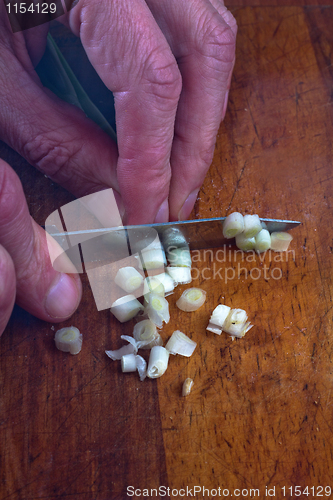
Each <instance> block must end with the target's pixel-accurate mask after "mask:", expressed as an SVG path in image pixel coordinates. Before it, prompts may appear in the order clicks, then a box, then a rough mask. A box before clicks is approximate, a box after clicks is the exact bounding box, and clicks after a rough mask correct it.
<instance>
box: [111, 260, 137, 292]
mask: <svg viewBox="0 0 333 500" xmlns="http://www.w3.org/2000/svg"><path fill="white" fill-rule="evenodd" d="M114 281H115V283H116V285H118V286H120V287H121V288H122V289H123V290H125V292H128V293H131V292H134V291H135V290H137V289H138V288H139V287H140V286H141V284H142V282H143V276H142V274H140V273H139V271H138V270H137V269H135V267H130V266H129V267H122V268H120V269H119V271H118V272H117V274H116V277H115V279H114Z"/></svg>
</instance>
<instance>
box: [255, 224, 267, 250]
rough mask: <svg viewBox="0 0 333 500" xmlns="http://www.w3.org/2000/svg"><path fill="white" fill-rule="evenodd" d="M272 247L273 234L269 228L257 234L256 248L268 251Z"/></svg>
mask: <svg viewBox="0 0 333 500" xmlns="http://www.w3.org/2000/svg"><path fill="white" fill-rule="evenodd" d="M270 247H271V235H270V234H269V231H267V229H262V230H261V231H259V233H258V234H257V235H256V236H255V245H254V249H255V251H256V252H258V253H262V252H266V251H267V250H269V249H270Z"/></svg>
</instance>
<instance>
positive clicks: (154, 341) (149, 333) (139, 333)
mask: <svg viewBox="0 0 333 500" xmlns="http://www.w3.org/2000/svg"><path fill="white" fill-rule="evenodd" d="M133 337H134V338H135V340H136V341H137V343H138V345H140V348H141V349H151V348H152V347H154V346H155V345H162V344H163V340H162V337H161V335H160V334H159V333H158V332H157V329H156V325H155V324H154V323H153V322H152V321H150V319H144V320H142V321H140V322H139V323H137V324H136V325H135V327H134V329H133Z"/></svg>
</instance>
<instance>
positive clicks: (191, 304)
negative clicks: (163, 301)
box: [176, 288, 206, 312]
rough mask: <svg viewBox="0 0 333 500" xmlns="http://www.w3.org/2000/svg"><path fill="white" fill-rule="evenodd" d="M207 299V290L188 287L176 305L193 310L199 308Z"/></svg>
mask: <svg viewBox="0 0 333 500" xmlns="http://www.w3.org/2000/svg"><path fill="white" fill-rule="evenodd" d="M205 300H206V292H205V290H202V289H201V288H188V289H187V290H185V291H184V292H183V293H182V295H181V297H180V298H179V299H178V300H177V302H176V306H177V307H178V308H179V309H181V310H182V311H185V312H193V311H196V310H197V309H199V307H201V306H202V305H203V304H204V302H205Z"/></svg>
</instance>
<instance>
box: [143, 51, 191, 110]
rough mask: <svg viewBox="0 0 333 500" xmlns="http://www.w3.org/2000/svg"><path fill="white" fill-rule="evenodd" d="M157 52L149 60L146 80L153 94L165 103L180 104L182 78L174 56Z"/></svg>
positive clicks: (145, 72) (145, 75)
mask: <svg viewBox="0 0 333 500" xmlns="http://www.w3.org/2000/svg"><path fill="white" fill-rule="evenodd" d="M165 52H166V51H164V52H163V51H160V50H155V51H153V52H152V53H151V54H150V56H149V57H148V59H147V62H146V65H145V70H144V79H145V81H146V82H147V85H148V87H149V90H150V92H149V93H151V94H153V95H154V96H155V97H157V98H160V99H161V100H163V101H170V102H172V103H175V102H178V99H179V96H180V92H181V88H182V78H181V74H180V71H179V68H178V65H177V62H176V60H175V58H174V57H173V55H172V54H171V53H170V54H168V53H165Z"/></svg>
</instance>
